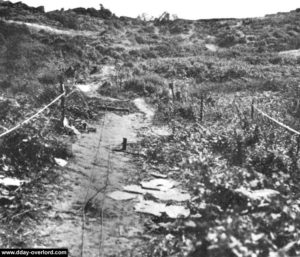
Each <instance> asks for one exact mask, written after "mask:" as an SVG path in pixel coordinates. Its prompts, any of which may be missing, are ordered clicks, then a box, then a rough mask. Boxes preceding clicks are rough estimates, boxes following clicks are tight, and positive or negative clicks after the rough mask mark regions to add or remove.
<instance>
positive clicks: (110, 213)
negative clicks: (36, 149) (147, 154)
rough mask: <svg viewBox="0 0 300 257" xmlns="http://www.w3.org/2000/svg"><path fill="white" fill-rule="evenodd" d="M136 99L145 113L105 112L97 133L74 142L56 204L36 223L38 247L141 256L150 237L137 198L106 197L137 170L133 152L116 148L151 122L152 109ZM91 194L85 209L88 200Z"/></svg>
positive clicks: (83, 253) (89, 256) (81, 253)
mask: <svg viewBox="0 0 300 257" xmlns="http://www.w3.org/2000/svg"><path fill="white" fill-rule="evenodd" d="M134 102H135V104H136V106H137V107H138V108H139V109H140V110H141V111H142V112H143V114H142V113H134V114H130V115H126V116H118V115H116V114H113V113H107V114H106V115H105V118H104V119H103V120H101V121H99V122H97V124H94V126H96V127H97V133H91V134H83V135H81V136H80V138H79V139H78V140H77V141H76V142H75V143H74V144H73V145H72V150H73V153H74V155H75V157H74V159H73V160H71V161H70V162H69V164H68V165H67V166H66V167H65V168H62V169H61V173H62V176H63V178H64V189H63V190H62V191H61V193H60V194H59V195H57V196H56V195H53V199H54V200H53V209H52V210H51V211H49V216H48V217H47V218H46V219H45V220H44V221H43V224H42V225H41V226H40V227H39V228H38V231H41V232H40V237H39V238H38V239H37V240H36V242H35V245H34V246H35V247H64V248H65V247H66V248H68V249H69V252H70V256H74V257H75V256H86V257H93V256H124V257H126V256H143V255H142V254H141V253H138V249H139V247H138V246H139V245H141V244H143V243H145V240H148V239H147V238H145V237H144V236H143V223H144V222H143V220H141V217H140V215H138V214H137V213H136V212H135V211H134V209H133V204H134V203H133V201H115V200H112V199H110V198H109V197H107V196H106V195H107V193H109V192H112V191H115V190H118V189H121V188H122V186H123V185H125V183H126V181H128V179H130V177H133V176H135V175H136V174H137V172H138V171H137V167H136V166H135V165H134V163H133V161H132V159H131V158H132V157H131V156H130V155H126V154H124V153H121V152H115V151H112V149H113V148H120V144H121V142H122V138H123V137H126V138H127V139H128V142H136V141H137V140H138V138H137V131H138V130H140V129H142V127H144V126H148V125H149V122H150V120H151V118H152V116H153V111H152V110H151V109H150V108H149V106H148V105H147V104H146V103H145V101H144V100H143V99H136V100H135V101H134ZM99 142H100V143H99ZM99 145H100V146H99ZM106 184H107V187H106V188H105V189H103V188H104V187H105V185H106ZM100 189H102V190H100ZM97 191H99V192H98V194H97ZM95 194H97V195H96V196H95ZM92 196H95V197H94V198H93V199H92V200H91V201H90V203H89V204H88V205H87V206H86V212H85V214H84V212H83V208H84V206H85V203H86V202H87V200H88V199H90V198H91V197H92Z"/></svg>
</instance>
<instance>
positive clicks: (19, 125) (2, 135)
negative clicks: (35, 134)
mask: <svg viewBox="0 0 300 257" xmlns="http://www.w3.org/2000/svg"><path fill="white" fill-rule="evenodd" d="M65 95H66V93H65V92H63V93H62V94H61V95H59V96H58V97H56V98H55V99H54V100H53V101H52V102H51V103H49V104H48V105H46V106H45V107H43V108H42V109H40V110H39V111H38V112H37V113H35V114H34V115H32V116H31V117H29V118H28V119H26V120H24V121H22V122H20V123H19V124H18V125H16V126H15V127H13V128H11V129H6V131H5V132H4V133H2V134H0V138H1V137H4V136H6V135H7V134H10V133H11V132H13V131H15V130H17V129H18V128H20V127H22V126H23V125H24V124H26V123H28V122H29V121H31V120H32V119H34V118H35V117H37V116H39V115H40V114H41V113H42V112H44V111H45V110H46V109H47V108H49V107H50V106H51V105H53V104H55V103H56V102H57V101H58V100H59V99H61V98H62V97H63V96H65Z"/></svg>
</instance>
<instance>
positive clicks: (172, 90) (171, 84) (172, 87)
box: [169, 83, 175, 101]
mask: <svg viewBox="0 0 300 257" xmlns="http://www.w3.org/2000/svg"><path fill="white" fill-rule="evenodd" d="M169 89H171V92H172V97H173V101H174V100H175V93H174V85H173V83H170V84H169Z"/></svg>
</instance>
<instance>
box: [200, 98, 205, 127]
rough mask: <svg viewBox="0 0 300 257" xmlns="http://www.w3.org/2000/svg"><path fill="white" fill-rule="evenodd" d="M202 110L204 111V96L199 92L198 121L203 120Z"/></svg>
mask: <svg viewBox="0 0 300 257" xmlns="http://www.w3.org/2000/svg"><path fill="white" fill-rule="evenodd" d="M203 112H204V97H203V94H201V98H200V121H201V122H202V121H203V116H204V115H203Z"/></svg>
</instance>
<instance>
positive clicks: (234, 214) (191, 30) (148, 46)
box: [0, 2, 300, 257]
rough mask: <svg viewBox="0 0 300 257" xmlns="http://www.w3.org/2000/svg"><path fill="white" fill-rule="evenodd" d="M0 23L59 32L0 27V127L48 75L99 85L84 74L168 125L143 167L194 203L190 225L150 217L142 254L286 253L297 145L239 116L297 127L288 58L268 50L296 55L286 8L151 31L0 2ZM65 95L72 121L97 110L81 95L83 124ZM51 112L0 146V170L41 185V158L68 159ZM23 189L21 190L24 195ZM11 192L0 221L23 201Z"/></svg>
mask: <svg viewBox="0 0 300 257" xmlns="http://www.w3.org/2000/svg"><path fill="white" fill-rule="evenodd" d="M0 17H2V18H4V19H7V20H18V21H23V22H35V23H40V24H43V25H47V26H51V27H55V28H56V30H58V32H57V31H56V32H53V31H51V30H47V29H46V28H45V29H44V30H39V29H34V28H30V27H27V26H25V25H22V24H19V23H9V22H6V21H5V20H1V21H0V90H1V101H0V104H1V106H0V110H1V111H0V125H1V126H4V127H12V126H14V125H15V124H16V123H17V122H18V121H20V120H22V117H24V115H25V114H27V113H31V111H32V109H33V108H38V107H41V106H42V105H44V104H46V103H48V102H49V101H50V100H51V99H53V98H54V97H55V96H57V95H58V94H59V90H58V83H59V77H60V76H62V75H64V76H65V81H66V87H67V90H68V92H69V91H71V88H72V85H73V84H74V83H85V82H91V83H92V82H96V83H99V84H100V81H98V80H97V73H99V72H100V71H102V70H103V69H104V68H107V67H113V69H114V75H109V76H108V75H107V76H106V79H105V81H101V85H102V86H101V87H100V88H99V90H98V93H100V94H102V95H107V96H110V97H116V98H133V97H137V96H142V97H147V99H148V101H149V102H151V103H152V104H153V105H154V106H155V108H156V114H155V117H154V121H155V123H156V125H162V124H163V125H168V126H169V127H170V128H171V129H172V134H171V135H169V136H164V137H159V138H157V137H153V138H152V137H147V138H144V140H143V142H142V143H141V144H142V146H143V147H144V148H145V151H146V152H147V154H146V156H147V157H146V159H145V165H146V166H147V167H148V168H149V170H150V169H153V168H155V169H158V170H160V172H161V173H166V174H167V173H169V172H171V171H172V172H171V176H172V178H174V179H177V180H180V181H182V184H183V186H184V187H185V188H186V189H188V190H189V191H190V192H191V193H192V194H193V197H192V200H191V201H189V202H188V203H187V204H188V206H189V208H190V210H191V216H190V218H189V219H188V220H185V219H177V220H175V221H174V220H169V219H167V218H165V217H162V218H161V219H157V218H155V217H153V218H151V219H150V222H149V224H147V227H148V228H149V230H148V231H146V232H147V233H148V234H149V235H151V236H152V237H153V240H151V242H149V244H148V245H147V246H146V248H147V249H145V251H146V252H147V254H148V256H149V257H150V256H154V257H163V256H178V257H179V256H191V257H196V256H208V257H210V256H211V257H214V256H224V257H227V256H228V257H229V256H230V257H231V256H243V257H247V256H251V257H255V256H257V257H264V256H273V257H274V256H298V255H299V252H300V244H299V236H300V234H299V231H300V225H299V224H300V223H299V215H300V209H299V199H298V198H299V197H298V195H299V192H300V191H299V190H300V189H299V186H298V184H299V179H300V177H299V169H300V167H299V165H300V163H299V149H300V145H299V137H298V136H295V135H293V134H291V133H290V132H288V131H287V130H285V129H283V128H282V127H280V126H278V125H276V124H274V123H273V122H271V121H269V120H267V119H266V118H263V117H262V116H261V115H260V114H259V113H258V112H254V115H252V117H251V103H252V100H254V103H255V105H256V106H257V107H258V108H260V109H262V110H263V111H264V112H266V113H268V114H269V115H270V116H272V117H274V118H276V119H277V120H279V121H280V122H283V123H284V124H286V125H288V126H290V127H292V128H294V129H296V130H300V123H299V117H300V104H299V96H300V91H299V82H300V80H299V75H298V73H299V72H298V65H299V62H300V59H299V54H297V52H296V53H295V52H287V53H286V52H281V51H288V50H297V49H298V48H299V46H300V43H299V34H300V19H299V18H300V12H299V10H296V11H291V12H289V13H279V14H274V15H269V16H266V17H264V18H261V19H239V20H236V19H225V20H218V19H216V20H198V21H185V20H181V19H176V20H174V21H171V20H168V21H166V22H162V23H159V22H155V21H151V20H150V21H145V20H142V19H132V18H127V17H120V18H118V17H116V16H115V15H114V14H113V13H112V12H111V11H109V10H107V9H105V8H104V7H103V6H101V7H100V9H99V10H96V9H93V8H88V9H85V8H76V9H73V10H67V11H65V10H60V11H53V12H49V13H45V12H44V11H43V9H42V8H37V9H36V8H30V7H28V6H26V5H23V4H20V3H18V4H12V3H9V2H0ZM70 29H71V30H70ZM170 83H173V85H174V96H173V95H172V92H171V91H170V90H169V85H170ZM2 98H3V101H2ZM11 99H14V100H15V101H16V102H14V101H12V100H11ZM77 100H78V99H75V100H73V102H72V104H71V107H70V108H69V109H68V110H67V112H68V115H69V116H70V119H71V121H72V122H75V120H76V119H77V118H78V117H80V118H82V119H83V118H84V119H86V118H87V119H88V118H90V117H91V116H96V115H97V108H98V107H99V108H100V106H98V105H99V103H96V100H95V99H89V103H90V104H91V105H92V115H90V113H89V114H87V112H86V110H85V109H84V108H82V106H81V107H80V108H78V107H77V106H76V104H78V103H81V102H80V101H77ZM20 106H22V108H21V107H20ZM122 107H124V106H122ZM34 110H35V109H34ZM57 112H58V109H57V108H56V107H53V108H50V110H49V115H48V118H45V119H46V121H47V122H46V123H45V120H42V121H40V122H37V123H35V125H27V126H25V127H24V128H23V129H21V130H19V131H18V132H16V133H13V134H11V136H9V137H6V138H5V139H3V140H2V139H1V142H0V143H1V144H0V157H1V158H0V168H1V170H2V171H5V174H8V175H10V176H15V177H18V178H20V179H25V180H26V179H30V180H33V179H34V178H36V179H37V180H39V179H40V181H44V180H47V181H48V183H49V181H54V179H55V173H52V172H49V171H50V170H51V167H52V166H53V164H54V159H53V158H54V157H61V158H67V157H69V156H70V153H69V152H68V147H67V146H66V145H65V144H63V143H62V142H60V141H59V140H55V139H54V138H55V137H57V138H59V139H60V138H61V135H62V134H64V133H65V132H64V131H61V130H60V129H59V126H57V122H58V121H57V120H55V118H54V117H57V116H59V114H58V113H57ZM252 114H253V113H252ZM45 124H46V125H45ZM1 131H4V128H2V127H1ZM53 131H54V132H53ZM29 155H30V156H29ZM28 160H30V161H28ZM33 170H34V172H33ZM1 174H2V173H1ZM3 174H4V172H3ZM45 174H47V175H45ZM37 184H39V183H37ZM31 186H32V185H31V184H29V185H28V187H27V188H25V189H24V190H25V191H26V190H27V191H26V192H27V193H28V192H30V190H34V189H33V188H34V187H31ZM25 191H24V192H25ZM255 193H256V194H255ZM19 194H20V192H19V193H18V192H16V194H15V195H13V196H14V197H17V198H18V206H15V207H14V208H13V209H9V210H7V211H5V212H4V216H3V218H4V219H3V221H4V222H6V221H8V219H9V217H11V216H12V215H14V214H16V213H17V210H18V208H21V207H22V206H23V205H22V204H23V203H25V202H26V201H29V202H30V203H31V200H32V199H31V200H28V199H23V198H22V196H21V195H19ZM24 195H25V193H24ZM32 202H34V201H33V200H32ZM0 205H1V203H0ZM0 207H1V208H2V209H3V211H4V210H5V209H6V208H5V205H3V206H2V205H1V206H0ZM23 207H24V206H23ZM2 209H1V210H2ZM18 226H19V225H18ZM2 239H3V241H5V245H9V244H10V243H9V240H5V238H2ZM25 242H26V240H25Z"/></svg>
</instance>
